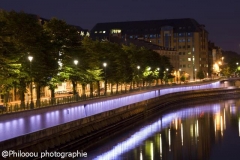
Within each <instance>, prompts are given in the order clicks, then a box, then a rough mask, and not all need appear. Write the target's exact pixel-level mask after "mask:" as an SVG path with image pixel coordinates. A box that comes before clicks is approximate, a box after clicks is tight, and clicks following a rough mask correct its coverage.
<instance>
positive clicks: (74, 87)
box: [72, 80, 77, 95]
mask: <svg viewBox="0 0 240 160" xmlns="http://www.w3.org/2000/svg"><path fill="white" fill-rule="evenodd" d="M72 86H73V95H76V93H77V91H76V87H77V83H76V82H75V81H74V80H72Z"/></svg>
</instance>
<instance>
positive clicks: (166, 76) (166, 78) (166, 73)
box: [165, 68, 168, 83]
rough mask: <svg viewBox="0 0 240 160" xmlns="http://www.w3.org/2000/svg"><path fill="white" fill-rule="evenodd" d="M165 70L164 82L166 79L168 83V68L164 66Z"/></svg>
mask: <svg viewBox="0 0 240 160" xmlns="http://www.w3.org/2000/svg"><path fill="white" fill-rule="evenodd" d="M166 71H167V72H165V83H166V81H167V83H168V68H166Z"/></svg>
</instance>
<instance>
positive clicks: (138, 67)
mask: <svg viewBox="0 0 240 160" xmlns="http://www.w3.org/2000/svg"><path fill="white" fill-rule="evenodd" d="M137 69H138V82H137V87H138V86H139V69H140V66H137Z"/></svg>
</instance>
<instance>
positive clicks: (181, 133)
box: [181, 123, 183, 146]
mask: <svg viewBox="0 0 240 160" xmlns="http://www.w3.org/2000/svg"><path fill="white" fill-rule="evenodd" d="M181 139H182V146H183V125H182V123H181Z"/></svg>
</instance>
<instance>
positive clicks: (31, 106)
mask: <svg viewBox="0 0 240 160" xmlns="http://www.w3.org/2000/svg"><path fill="white" fill-rule="evenodd" d="M28 60H29V61H30V79H31V83H30V94H31V102H30V108H31V109H33V108H34V103H33V86H32V60H33V56H28Z"/></svg>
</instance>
